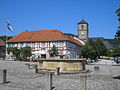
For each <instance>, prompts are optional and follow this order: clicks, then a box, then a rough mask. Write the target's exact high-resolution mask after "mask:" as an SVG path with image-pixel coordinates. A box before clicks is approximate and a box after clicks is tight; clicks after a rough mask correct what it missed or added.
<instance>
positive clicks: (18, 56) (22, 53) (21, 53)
mask: <svg viewBox="0 0 120 90" xmlns="http://www.w3.org/2000/svg"><path fill="white" fill-rule="evenodd" d="M7 51H8V54H10V52H11V53H12V55H13V56H14V57H15V60H23V61H27V60H28V59H27V58H29V57H30V56H31V55H32V53H31V47H28V46H26V47H23V48H20V49H18V48H17V47H8V48H7Z"/></svg>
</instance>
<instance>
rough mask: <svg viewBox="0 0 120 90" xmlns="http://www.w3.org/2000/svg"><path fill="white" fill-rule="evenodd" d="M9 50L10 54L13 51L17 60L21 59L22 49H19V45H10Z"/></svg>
mask: <svg viewBox="0 0 120 90" xmlns="http://www.w3.org/2000/svg"><path fill="white" fill-rule="evenodd" d="M7 51H8V54H10V52H11V53H12V55H13V56H14V57H15V59H16V60H20V59H21V57H20V49H17V47H8V48H7Z"/></svg>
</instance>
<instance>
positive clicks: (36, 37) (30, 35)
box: [7, 30, 82, 45]
mask: <svg viewBox="0 0 120 90" xmlns="http://www.w3.org/2000/svg"><path fill="white" fill-rule="evenodd" d="M58 40H68V41H71V42H73V43H76V44H77V45H82V43H80V42H79V41H78V40H75V39H74V38H73V37H72V36H66V35H64V34H63V33H62V32H60V31H59V30H39V31H25V32H22V33H20V34H18V35H17V36H15V37H13V38H11V39H10V40H8V41H7V42H29V41H58Z"/></svg>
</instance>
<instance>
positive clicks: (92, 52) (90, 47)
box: [80, 39, 108, 59]
mask: <svg viewBox="0 0 120 90" xmlns="http://www.w3.org/2000/svg"><path fill="white" fill-rule="evenodd" d="M107 52H108V50H107V48H106V46H105V45H104V43H103V42H102V41H101V40H99V39H98V40H97V41H95V42H94V41H92V40H89V42H88V43H87V44H86V45H85V46H83V47H82V48H81V54H80V55H81V56H83V57H84V58H86V59H88V58H90V59H96V58H97V57H98V58H100V56H106V55H107Z"/></svg>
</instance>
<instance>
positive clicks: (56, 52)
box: [49, 45, 59, 57]
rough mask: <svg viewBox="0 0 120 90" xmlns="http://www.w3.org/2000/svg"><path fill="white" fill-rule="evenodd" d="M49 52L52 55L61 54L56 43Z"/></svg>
mask: <svg viewBox="0 0 120 90" xmlns="http://www.w3.org/2000/svg"><path fill="white" fill-rule="evenodd" d="M49 54H50V56H51V57H53V56H57V55H58V54H59V53H58V48H57V47H56V46H55V45H53V47H52V48H51V50H49Z"/></svg>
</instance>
